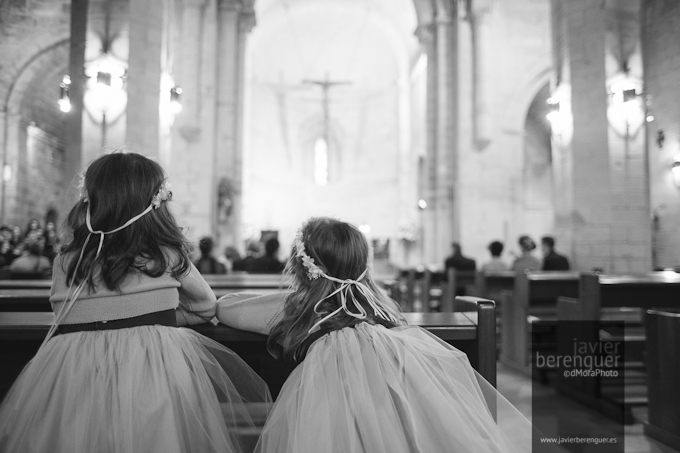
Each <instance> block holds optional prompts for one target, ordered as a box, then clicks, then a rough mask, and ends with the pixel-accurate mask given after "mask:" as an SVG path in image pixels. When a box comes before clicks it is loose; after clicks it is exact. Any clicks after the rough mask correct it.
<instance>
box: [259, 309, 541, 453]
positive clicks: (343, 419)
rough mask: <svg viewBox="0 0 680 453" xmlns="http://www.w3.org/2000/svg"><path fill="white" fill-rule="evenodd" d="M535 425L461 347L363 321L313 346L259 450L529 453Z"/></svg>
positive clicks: (420, 331) (411, 329) (414, 329)
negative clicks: (476, 366) (498, 389)
mask: <svg viewBox="0 0 680 453" xmlns="http://www.w3.org/2000/svg"><path fill="white" fill-rule="evenodd" d="M490 407H491V408H493V409H490ZM531 429H532V428H531V424H530V423H529V422H528V421H527V420H526V419H525V418H524V417H522V416H521V415H520V414H519V413H518V412H517V411H516V410H515V409H514V408H513V407H512V406H511V405H510V404H509V403H508V402H507V401H506V400H505V399H503V398H502V397H501V396H500V395H499V394H498V392H497V391H496V390H495V389H493V387H492V386H491V385H489V384H488V382H487V381H485V380H484V379H483V378H481V376H480V375H479V374H477V373H476V372H475V371H474V370H473V368H472V367H471V366H470V363H469V361H468V359H467V356H466V355H465V354H464V353H462V352H461V351H459V350H457V349H455V348H453V347H452V346H450V345H448V344H446V343H444V342H443V341H441V340H439V339H438V338H437V337H435V336H434V335H432V334H430V333H429V332H427V331H426V330H424V329H421V328H419V327H413V326H406V327H396V328H392V329H389V328H386V327H384V326H382V325H371V324H368V323H366V322H364V323H360V324H358V325H356V326H355V327H346V328H344V329H341V330H337V331H333V332H330V333H328V334H326V335H324V336H322V337H321V338H319V339H318V340H316V341H315V342H314V343H313V344H312V345H311V346H310V348H309V350H308V352H307V355H306V357H305V358H304V360H303V361H302V362H301V363H300V364H299V365H298V366H297V368H295V370H294V371H293V372H292V374H291V375H290V377H289V378H288V380H287V381H286V383H285V384H284V386H283V388H282V390H281V393H280V394H279V396H278V398H277V401H276V403H275V405H274V408H273V409H272V412H271V413H270V415H269V418H268V420H267V423H266V425H265V427H264V429H263V432H262V435H261V437H260V441H259V443H258V445H257V447H256V449H255V451H257V452H267V453H274V452H276V453H285V452H290V453H293V452H295V453H307V452H309V453H312V452H314V453H317V452H324V453H358V452H362V453H416V452H421V453H435V452H442V453H444V452H460V453H463V452H467V453H484V452H518V453H526V452H530V451H531Z"/></svg>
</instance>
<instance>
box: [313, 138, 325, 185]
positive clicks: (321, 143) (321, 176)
mask: <svg viewBox="0 0 680 453" xmlns="http://www.w3.org/2000/svg"><path fill="white" fill-rule="evenodd" d="M314 181H315V182H316V184H317V185H319V186H325V185H326V184H328V143H326V140H325V139H324V138H323V137H319V138H317V139H316V141H315V142H314Z"/></svg>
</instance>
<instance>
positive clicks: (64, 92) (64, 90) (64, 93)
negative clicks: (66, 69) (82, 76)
mask: <svg viewBox="0 0 680 453" xmlns="http://www.w3.org/2000/svg"><path fill="white" fill-rule="evenodd" d="M70 90H71V77H70V76H68V75H65V76H64V78H63V79H62V80H61V83H60V84H59V91H60V94H59V100H58V101H57V104H59V110H61V111H62V112H64V113H68V112H70V111H71V98H70V97H69V94H68V92H69V91H70Z"/></svg>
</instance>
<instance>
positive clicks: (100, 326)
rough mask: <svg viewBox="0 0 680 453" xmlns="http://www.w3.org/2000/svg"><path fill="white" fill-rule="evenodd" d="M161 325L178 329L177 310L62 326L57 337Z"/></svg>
mask: <svg viewBox="0 0 680 453" xmlns="http://www.w3.org/2000/svg"><path fill="white" fill-rule="evenodd" d="M153 325H161V326H168V327H177V319H176V317H175V310H174V309H170V310H163V311H156V312H153V313H147V314H146V315H141V316H135V317H134V318H125V319H114V320H112V321H96V322H88V323H85V324H61V325H60V326H59V327H57V331H56V333H55V335H59V334H63V333H73V332H91V331H97V330H116V329H127V328H128V327H139V326H153Z"/></svg>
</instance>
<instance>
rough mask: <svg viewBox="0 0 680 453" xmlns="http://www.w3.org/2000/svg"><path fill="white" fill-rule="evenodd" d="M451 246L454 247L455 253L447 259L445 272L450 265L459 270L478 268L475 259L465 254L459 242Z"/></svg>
mask: <svg viewBox="0 0 680 453" xmlns="http://www.w3.org/2000/svg"><path fill="white" fill-rule="evenodd" d="M451 248H452V249H453V254H452V255H451V256H449V257H448V258H446V261H444V270H445V272H446V269H449V268H450V267H452V268H454V269H455V270H457V271H474V270H475V269H476V268H477V263H476V262H475V260H473V259H472V258H468V257H466V256H463V252H462V250H461V247H460V244H459V243H457V242H454V243H453V244H451Z"/></svg>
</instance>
